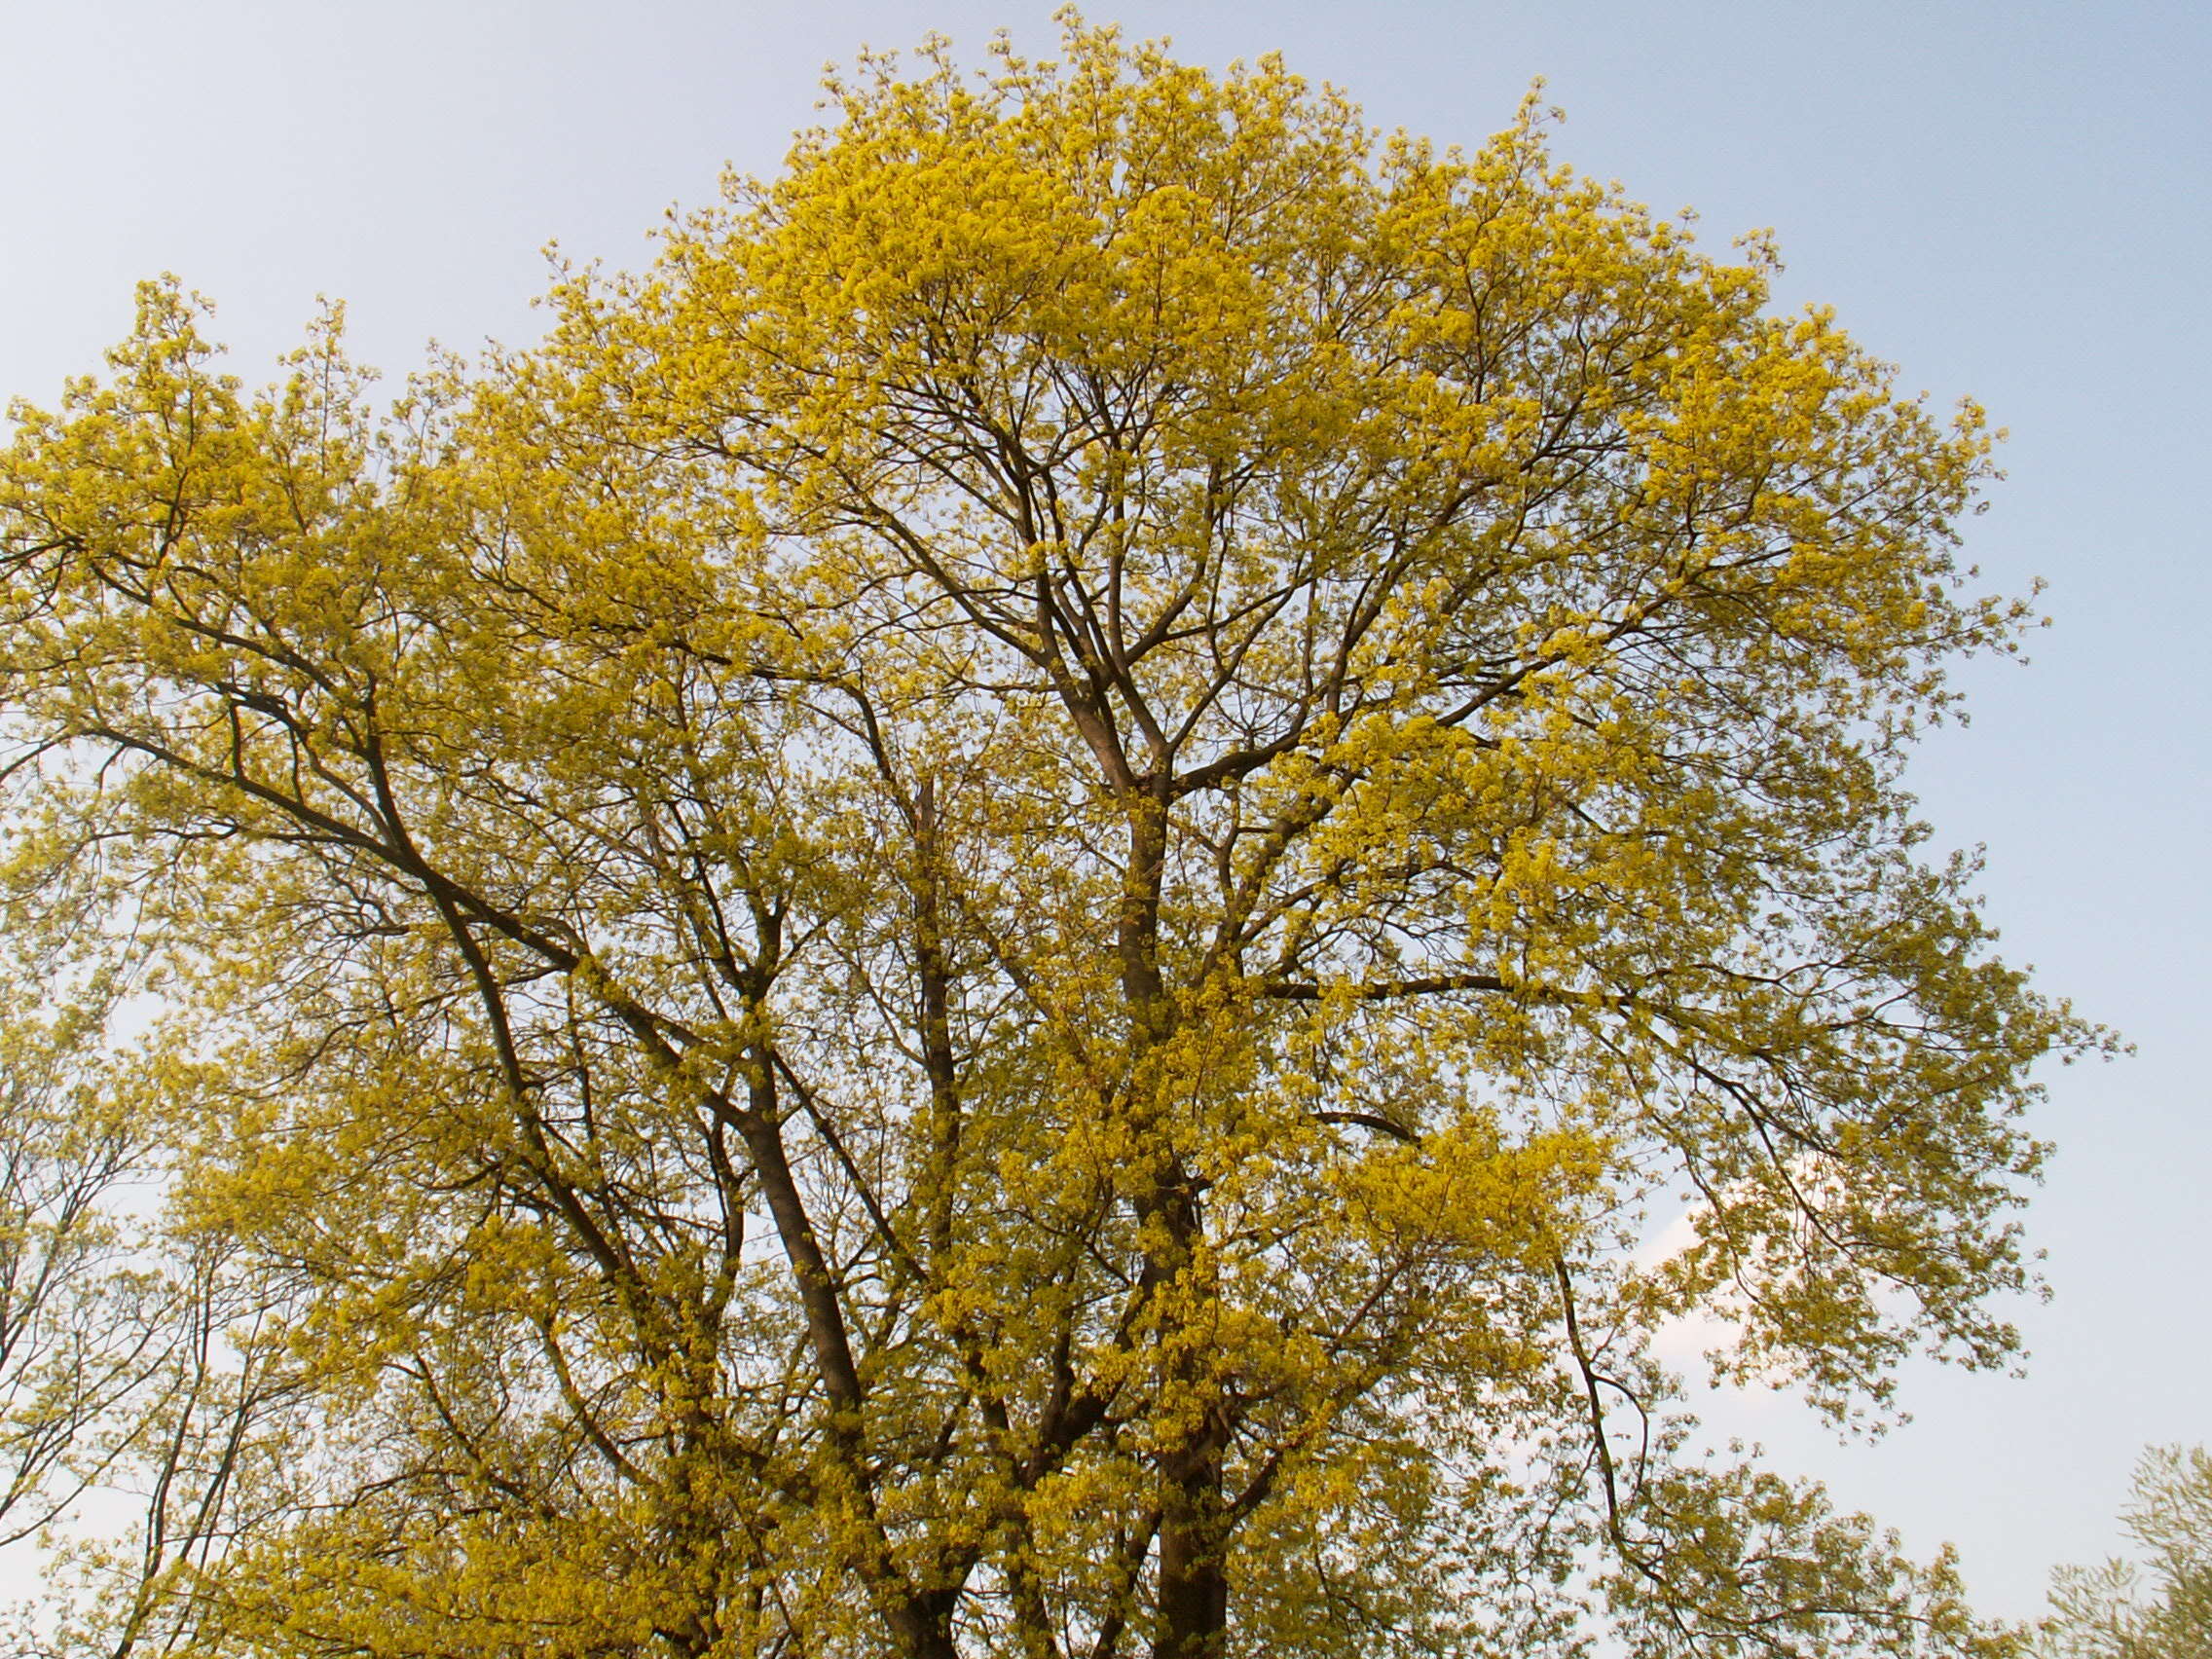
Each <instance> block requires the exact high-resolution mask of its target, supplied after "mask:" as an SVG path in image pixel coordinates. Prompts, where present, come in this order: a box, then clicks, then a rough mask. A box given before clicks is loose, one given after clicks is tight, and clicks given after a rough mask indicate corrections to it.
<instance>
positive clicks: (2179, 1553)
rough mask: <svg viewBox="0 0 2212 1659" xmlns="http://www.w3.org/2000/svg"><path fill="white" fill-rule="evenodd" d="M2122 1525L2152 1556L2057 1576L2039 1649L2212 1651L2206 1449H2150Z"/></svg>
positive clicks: (2209, 1460)
mask: <svg viewBox="0 0 2212 1659" xmlns="http://www.w3.org/2000/svg"><path fill="white" fill-rule="evenodd" d="M2120 1527H2121V1529H2122V1530H2124V1531H2125V1532H2126V1533H2127V1536H2128V1538H2129V1540H2130V1541H2131V1542H2132V1543H2134V1544H2135V1545H2136V1546H2137V1547H2138V1548H2139V1549H2140V1551H2141V1552H2142V1554H2143V1555H2144V1556H2145V1557H2146V1558H2148V1559H2147V1560H2146V1561H2145V1562H2144V1563H2143V1564H2141V1565H2138V1564H2137V1563H2134V1562H2130V1561H2124V1560H2120V1559H2115V1560H2112V1561H2108V1562H2106V1563H2105V1564H2104V1565H2103V1566H2101V1567H2060V1568H2059V1569H2058V1570H2057V1571H2056V1572H2054V1573H2053V1574H2052V1575H2051V1589H2050V1601H2051V1613H2050V1616H2049V1617H2048V1618H2046V1619H2045V1620H2044V1621H2043V1623H2042V1625H2041V1626H2039V1627H2038V1629H2037V1632H2036V1635H2037V1641H2038V1644H2037V1646H2036V1648H2035V1651H2036V1653H2038V1654H2039V1655H2042V1656H2044V1659H2192V1656H2193V1655H2195V1654H2200V1653H2204V1652H2206V1651H2208V1650H2212V1453H2207V1452H2206V1451H2205V1449H2204V1448H2203V1447H2201V1446H2193V1447H2186V1448H2185V1447H2180V1446H2154V1447H2152V1448H2151V1449H2150V1450H2149V1451H2147V1452H2145V1453H2144V1454H2143V1457H2142V1460H2141V1461H2140V1462H2139V1463H2137V1464H2136V1466H2135V1480H2134V1483H2133V1490H2132V1491H2131V1493H2129V1501H2128V1504H2127V1506H2126V1507H2125V1508H2124V1509H2122V1510H2121V1511H2120ZM2145 1567H2148V1569H2149V1570H2148V1573H2146V1572H2145V1570H2144V1568H2145ZM2146 1577H2147V1578H2148V1579H2149V1582H2148V1583H2145V1579H2146ZM2146 1591H2148V1592H2149V1593H2148V1594H2146V1593H2145V1592H2146Z"/></svg>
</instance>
